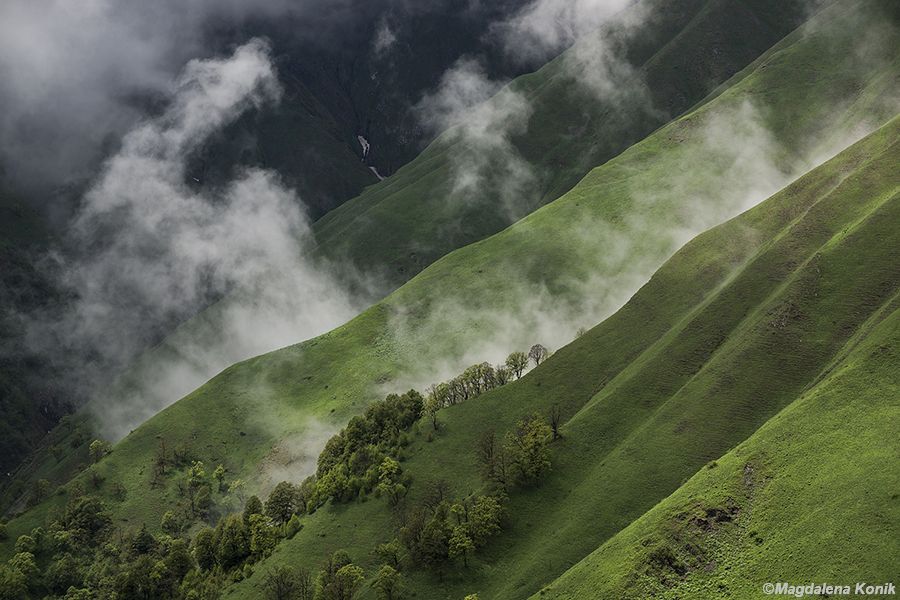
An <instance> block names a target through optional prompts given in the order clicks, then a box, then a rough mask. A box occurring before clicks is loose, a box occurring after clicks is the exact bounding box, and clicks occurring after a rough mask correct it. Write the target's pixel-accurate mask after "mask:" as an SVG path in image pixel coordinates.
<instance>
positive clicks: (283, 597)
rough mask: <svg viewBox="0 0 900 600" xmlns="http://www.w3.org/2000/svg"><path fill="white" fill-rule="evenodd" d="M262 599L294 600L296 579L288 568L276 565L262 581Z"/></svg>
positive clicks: (292, 571)
mask: <svg viewBox="0 0 900 600" xmlns="http://www.w3.org/2000/svg"><path fill="white" fill-rule="evenodd" d="M262 590H263V597H264V598H265V599H266V600H294V598H296V596H297V579H296V574H295V573H294V570H293V569H292V568H290V567H283V566H281V565H276V566H275V567H273V568H272V569H271V570H270V571H269V572H268V573H266V576H265V577H263V580H262Z"/></svg>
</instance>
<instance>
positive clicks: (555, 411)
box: [550, 404, 562, 442]
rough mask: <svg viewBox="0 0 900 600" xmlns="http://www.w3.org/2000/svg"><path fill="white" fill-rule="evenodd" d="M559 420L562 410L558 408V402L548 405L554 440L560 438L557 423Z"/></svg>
mask: <svg viewBox="0 0 900 600" xmlns="http://www.w3.org/2000/svg"><path fill="white" fill-rule="evenodd" d="M561 420H562V412H561V411H560V409H559V404H554V405H553V406H551V407H550V429H551V430H552V431H553V441H554V442H555V441H556V440H558V439H559V438H560V435H559V424H560V421H561Z"/></svg>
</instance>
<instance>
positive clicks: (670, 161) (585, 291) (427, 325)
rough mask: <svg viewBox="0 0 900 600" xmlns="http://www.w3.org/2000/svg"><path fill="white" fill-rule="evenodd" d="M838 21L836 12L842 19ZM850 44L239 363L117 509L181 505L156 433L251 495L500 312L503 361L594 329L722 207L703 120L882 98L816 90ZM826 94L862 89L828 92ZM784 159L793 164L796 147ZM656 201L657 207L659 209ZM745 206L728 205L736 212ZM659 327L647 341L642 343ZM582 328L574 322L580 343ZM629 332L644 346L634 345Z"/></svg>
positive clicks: (170, 436) (143, 440)
mask: <svg viewBox="0 0 900 600" xmlns="http://www.w3.org/2000/svg"><path fill="white" fill-rule="evenodd" d="M844 10H850V9H844ZM842 16H843V15H841V14H837V15H836V17H834V22H838V21H839V20H840V18H841V17H842ZM854 41H855V38H854V34H853V31H852V30H848V31H847V32H846V33H845V34H844V35H834V32H825V33H823V32H822V31H821V30H819V29H816V30H813V31H807V32H802V33H798V34H795V35H793V36H792V38H791V40H790V41H789V42H788V43H786V44H784V45H782V46H780V47H779V48H778V49H777V51H775V52H772V53H770V54H768V55H767V59H765V60H763V61H760V62H759V63H758V65H757V68H756V70H755V71H754V72H753V73H750V74H747V75H746V76H745V77H743V78H742V79H741V81H740V82H739V83H738V84H737V85H736V86H735V87H733V88H731V89H729V90H728V91H727V92H726V93H723V94H721V95H719V96H718V97H717V98H716V99H715V100H714V102H712V103H710V104H708V105H705V106H704V107H702V108H700V109H699V110H697V111H695V112H693V113H691V114H690V115H687V116H685V117H684V118H682V119H679V120H677V121H675V122H673V123H672V124H670V125H669V126H667V127H665V128H663V129H662V130H660V131H659V132H657V133H655V134H654V135H652V136H651V137H649V138H648V139H647V140H645V141H644V142H642V143H640V144H638V145H636V146H634V147H633V148H631V149H629V150H628V151H627V152H625V153H624V154H623V155H621V156H620V157H617V158H616V159H614V160H612V161H610V162H609V163H607V164H606V165H604V166H603V167H600V168H598V169H596V170H594V171H593V172H592V173H591V174H590V175H589V176H588V177H586V178H585V179H584V180H583V181H582V182H581V183H580V184H579V185H578V186H577V187H576V188H575V189H574V190H573V191H572V192H570V193H569V194H566V195H565V196H564V197H562V198H560V199H559V200H557V201H556V202H553V203H552V204H550V205H548V206H546V207H544V208H543V209H541V210H539V211H537V212H536V213H535V214H533V215H531V216H530V217H528V218H526V219H523V220H522V221H521V222H519V223H517V224H516V225H515V226H513V227H510V228H509V229H507V230H505V231H503V232H502V233H500V234H498V235H496V236H493V237H491V238H490V239H488V240H485V241H483V242H480V243H477V244H473V245H471V246H468V247H466V248H465V249H463V250H460V251H458V252H455V253H452V254H450V255H449V256H447V257H446V258H444V259H443V260H441V261H439V262H438V263H436V264H435V265H433V266H432V267H431V268H429V269H427V270H426V271H425V272H423V273H422V274H421V275H420V276H418V277H416V278H415V279H414V280H413V281H412V282H410V284H408V285H406V286H404V287H403V288H401V289H400V290H398V292H396V293H395V294H393V295H392V296H391V297H389V298H388V299H387V300H385V301H384V302H382V303H379V304H378V305H376V306H374V307H373V308H371V309H370V310H368V311H366V312H365V313H363V314H362V315H361V316H360V317H358V318H357V319H354V320H353V321H351V322H350V323H348V324H347V325H345V326H343V327H341V328H339V329H337V330H335V331H333V332H331V333H329V334H326V335H324V336H321V337H320V338H317V339H315V340H311V341H309V342H305V343H303V344H299V345H297V346H294V347H291V348H287V349H285V350H282V351H279V352H275V353H272V354H269V355H266V356H262V357H258V358H255V359H252V360H249V361H246V362H244V363H241V364H238V365H235V366H234V367H231V368H229V369H228V370H226V371H225V372H224V373H222V374H221V375H220V376H218V377H216V378H215V379H213V380H212V381H211V382H210V383H209V384H208V385H206V386H204V387H203V388H201V389H199V390H197V391H196V392H194V393H192V394H190V395H189V396H188V397H186V398H185V399H183V400H181V401H179V402H178V403H176V404H175V405H173V406H171V407H170V408H169V409H167V410H165V411H163V412H162V413H161V414H159V415H157V416H156V417H154V418H153V419H151V420H150V421H148V422H147V423H146V424H145V425H144V426H142V427H140V428H139V429H137V430H136V431H135V432H133V433H132V434H131V435H129V436H128V437H126V438H125V439H124V440H123V441H122V442H121V443H120V444H118V445H117V446H116V449H115V451H114V452H113V454H112V455H111V456H110V457H108V458H107V459H105V460H104V461H103V462H102V463H101V464H100V465H98V467H97V469H98V470H99V471H100V472H101V473H103V474H104V475H105V476H106V477H107V485H106V486H105V487H104V490H106V491H105V493H106V494H109V491H108V490H109V488H110V487H111V485H112V483H114V482H120V483H122V484H123V485H124V486H125V488H126V489H127V490H128V496H127V498H126V499H125V500H124V501H123V502H118V501H114V500H112V498H110V501H111V502H112V504H113V506H114V509H115V514H116V515H117V517H118V519H120V522H121V523H134V522H135V521H140V520H146V521H147V522H148V523H149V524H150V525H151V526H152V525H155V524H156V523H157V522H158V519H159V516H160V514H161V512H162V511H163V510H164V508H165V507H166V506H168V505H169V504H170V503H171V502H172V501H173V499H174V498H175V494H176V491H175V489H176V484H175V481H174V480H173V479H169V480H168V482H167V485H166V486H164V487H163V488H148V486H147V482H148V479H149V475H150V471H151V465H152V462H153V459H154V454H155V451H156V448H157V446H158V445H159V443H160V442H159V440H160V438H164V439H165V440H166V443H167V445H168V446H169V448H173V447H175V446H176V445H184V446H186V447H188V448H189V449H190V450H191V453H192V454H193V455H194V456H195V457H196V458H199V459H202V460H204V461H206V462H207V463H210V464H216V463H218V462H222V463H224V464H225V466H226V467H227V468H228V469H229V472H230V476H231V477H241V478H245V479H248V480H249V482H250V484H251V488H257V487H259V486H261V487H263V488H265V487H266V485H267V484H269V485H271V483H272V481H271V480H269V481H267V478H268V477H269V476H272V477H282V476H284V473H285V472H286V471H287V472H290V471H291V469H292V468H293V469H294V472H295V473H296V476H297V477H299V476H300V474H301V472H303V471H306V470H308V461H309V460H310V458H311V457H312V456H314V455H315V454H316V453H317V452H318V450H319V446H318V445H317V444H319V443H320V441H321V437H322V431H323V430H324V431H328V430H333V429H334V428H337V427H338V426H339V424H341V423H343V422H344V421H345V420H346V419H347V417H348V416H350V415H351V414H354V413H356V412H358V411H359V410H360V408H361V407H362V406H364V405H365V404H366V403H367V402H369V401H370V400H371V399H373V398H375V397H377V396H378V395H381V394H383V393H385V392H387V391H393V390H394V389H395V388H398V387H405V386H407V385H409V384H410V382H418V383H429V382H431V381H434V380H435V379H438V378H439V377H442V376H444V375H446V374H447V373H445V372H442V371H441V369H442V367H443V366H445V365H448V364H449V365H450V370H451V371H456V370H458V368H459V367H461V366H462V365H463V364H465V362H466V361H469V362H475V360H481V359H483V358H486V356H484V355H482V354H480V353H481V352H482V351H483V352H485V353H489V352H492V351H495V350H491V349H489V348H488V347H486V346H482V345H480V344H483V343H484V341H485V340H491V339H493V338H494V337H496V336H498V335H501V334H508V333H509V329H510V321H509V320H508V319H507V318H504V319H498V317H497V315H498V314H509V315H512V317H511V318H512V319H513V320H514V321H517V322H518V321H520V320H522V321H524V323H525V325H526V326H524V327H516V328H515V330H516V332H517V336H514V337H512V338H508V339H507V340H506V341H507V342H508V343H509V344H510V345H511V346H512V347H505V348H503V350H504V351H508V350H511V349H513V347H522V346H525V345H526V344H528V343H531V342H534V341H546V340H539V339H535V336H536V335H543V334H537V333H532V332H530V331H529V327H528V325H529V323H530V321H529V319H532V320H535V323H537V321H539V320H540V319H541V318H542V316H543V315H544V314H545V312H546V311H547V310H550V311H557V310H559V311H562V313H561V315H562V317H565V318H566V319H568V320H569V321H573V322H575V321H578V323H574V324H590V323H592V322H596V321H598V320H599V319H600V318H601V317H603V316H605V315H607V314H609V313H610V312H612V310H614V309H615V308H616V307H617V306H618V305H620V304H621V303H622V302H623V301H624V300H625V299H627V296H628V294H630V293H631V291H632V290H634V289H635V288H636V287H637V286H638V285H639V284H640V283H641V282H642V281H644V280H645V279H646V277H648V276H649V275H650V273H652V272H653V270H655V269H656V267H657V266H658V265H659V264H661V263H662V262H663V261H664V260H665V259H666V258H667V257H668V256H669V255H671V254H672V253H673V252H674V251H675V250H676V249H677V247H678V246H679V245H680V244H681V237H680V236H681V235H683V233H684V232H685V231H691V230H692V228H696V227H698V223H697V222H695V221H696V218H697V216H698V215H700V216H702V215H703V210H710V211H713V210H714V209H716V207H717V206H718V202H719V200H720V198H719V196H717V194H719V193H721V192H723V191H727V190H728V189H729V186H731V185H732V183H733V181H732V180H731V171H730V167H731V163H730V161H729V160H728V159H727V157H725V158H722V157H720V156H719V152H718V148H716V147H710V145H709V142H708V134H709V128H708V127H707V124H708V123H710V122H713V121H715V119H716V115H724V116H725V117H730V116H734V115H735V114H740V113H735V111H736V110H738V109H739V108H740V107H741V106H742V105H743V103H744V101H745V100H746V99H748V98H753V99H756V101H757V102H760V101H762V102H763V103H764V108H765V110H766V111H767V112H770V113H778V112H780V111H782V110H787V108H788V107H790V106H793V105H794V103H796V102H798V101H800V100H802V101H803V103H804V106H805V107H806V111H807V112H808V113H809V114H810V115H815V116H817V118H816V119H812V118H811V119H808V120H806V121H803V122H797V121H786V122H780V125H781V129H780V130H776V131H775V132H774V134H775V135H776V136H777V139H779V140H785V141H789V140H794V139H795V138H796V137H797V136H798V135H800V134H807V133H809V128H808V124H807V122H810V123H812V122H818V123H820V131H821V132H825V131H828V130H829V124H830V123H831V122H832V120H834V119H838V118H841V116H842V115H845V114H846V113H845V112H842V109H843V108H844V107H846V106H847V105H848V102H851V101H853V100H856V99H858V98H861V97H864V96H866V95H867V94H869V95H872V96H873V97H876V98H877V97H879V94H883V93H884V90H883V89H882V88H883V87H884V86H883V80H884V77H883V74H884V73H885V72H890V69H891V68H892V66H891V65H890V64H887V65H882V64H875V65H869V64H868V63H865V64H862V65H860V64H859V63H857V62H856V61H854V60H852V58H848V59H846V60H844V61H835V60H832V61H831V62H830V63H829V65H830V68H829V69H828V70H827V71H822V72H821V73H820V74H819V76H818V77H817V78H815V79H814V80H809V79H808V78H803V77H801V76H799V75H800V74H802V73H804V72H805V70H806V69H807V65H806V63H805V62H804V61H805V60H806V58H807V57H808V56H809V55H810V54H815V53H816V52H826V51H829V52H833V53H835V54H836V53H839V52H840V49H841V48H844V50H845V54H847V55H848V56H850V57H852V53H851V52H850V49H851V48H852V47H853V43H854ZM829 57H830V55H829ZM795 59H796V62H795ZM800 59H803V60H800ZM823 82H825V83H823ZM828 82H830V84H828ZM825 85H830V86H831V87H832V88H833V89H835V90H842V89H843V90H852V92H848V94H847V95H843V96H842V95H840V94H838V93H834V94H826V95H820V94H819V92H820V91H821V89H822V87H823V86H825ZM879 86H881V87H879ZM873 89H874V90H875V91H873ZM804 90H806V91H807V93H806V94H804ZM879 90H881V91H880V92H879ZM888 91H890V90H888ZM783 154H784V156H785V157H786V158H790V157H791V151H790V150H785V151H784V152H783ZM691 165H693V166H694V169H693V171H692V172H691V173H690V174H689V176H687V178H686V179H685V176H684V174H683V171H684V170H685V168H686V167H687V166H691ZM673 178H676V179H680V180H681V181H682V183H680V184H679V186H677V187H676V188H675V189H673V190H672V193H669V194H665V193H663V192H664V191H665V190H667V189H671V188H672V185H671V182H672V181H673ZM690 191H692V192H693V193H695V194H696V196H697V197H698V198H700V199H702V200H703V203H701V204H699V205H698V207H697V208H698V209H701V210H697V211H692V212H689V213H685V212H679V211H678V210H677V208H678V207H679V206H680V202H681V201H682V200H683V198H684V196H683V194H685V193H688V192H690ZM650 192H653V196H652V198H653V201H651V202H648V201H647V200H646V197H647V196H648V194H649V193H650ZM657 192H658V193H657ZM735 208H736V207H735V206H729V207H727V208H726V210H725V213H724V214H727V212H728V211H729V210H730V211H734V210H735ZM716 214H717V215H718V214H719V213H716ZM626 216H628V217H629V219H625V217H626ZM634 219H640V225H641V229H640V230H639V231H636V230H634V228H633V226H632V223H633V222H634V221H633V220H634ZM679 221H680V222H679ZM673 230H674V231H675V232H677V233H673ZM743 237H744V236H740V238H739V239H743ZM610 240H612V242H615V243H620V242H621V243H624V244H626V248H627V252H623V253H620V255H615V253H612V252H610V243H611V241H610ZM708 268H710V269H713V270H715V269H720V268H722V267H721V266H713V265H711V266H709V267H708ZM702 291H704V290H696V293H701V292H702ZM548 295H549V297H551V298H553V300H552V301H550V302H549V305H547V306H539V307H538V308H539V309H540V310H539V311H538V312H537V313H536V314H533V313H532V312H530V311H531V310H532V308H533V307H531V306H529V304H530V303H531V301H532V300H534V299H540V298H543V297H545V296H548ZM585 299H588V300H590V304H589V305H586V304H585V303H584V300H585ZM542 302H543V301H542ZM521 305H525V306H524V307H521V308H520V306H521ZM667 310H669V307H668V305H667V306H664V307H656V309H655V310H654V312H652V313H651V314H649V315H646V316H644V317H643V318H645V319H648V320H650V321H651V322H655V323H658V324H659V323H665V317H664V316H663V315H664V314H666V311H667ZM673 314H678V313H673ZM557 316H560V315H557ZM660 331H666V329H661V330H660ZM660 331H657V332H655V333H646V334H644V335H645V336H646V338H645V339H646V341H649V340H651V339H653V338H654V336H655V335H659V333H660ZM573 332H574V326H573V327H572V331H569V332H568V335H570V334H571V333H573ZM557 335H559V333H558V332H557ZM562 335H563V336H566V335H567V332H566V331H562ZM618 335H619V336H620V337H622V338H624V339H632V338H634V337H635V336H637V335H638V334H635V333H633V332H627V333H619V334H618ZM565 339H568V338H565ZM620 347H624V346H623V345H620ZM639 349H642V348H637V349H635V350H634V352H637V351H638V350H639ZM622 364H623V365H624V364H625V363H622ZM614 372H615V371H610V372H609V373H608V374H607V375H606V376H607V377H611V376H612V374H613V373H614ZM604 381H605V380H604V379H602V378H601V379H596V378H592V379H591V383H590V385H589V387H587V388H582V391H583V390H584V389H589V391H590V392H591V393H593V392H594V391H596V390H597V389H599V387H600V386H601V385H602V383H603V382H604ZM584 401H586V397H585V396H584V395H583V394H582V395H581V396H579V397H578V398H576V399H572V400H571V401H568V400H567V403H569V404H570V405H571V406H570V408H571V409H572V410H574V409H575V407H577V406H580V403H583V402H584ZM242 434H243V435H242ZM309 440H312V442H313V443H308V442H309ZM304 444H307V445H306V446H305V445H304ZM298 447H299V448H298ZM713 455H715V454H713ZM461 456H462V455H461ZM45 510H46V507H39V508H37V509H35V511H34V512H36V513H41V512H44V511H45ZM37 518H38V517H35V516H34V514H29V515H28V517H27V519H28V520H30V521H33V520H35V519H37ZM126 520H127V521H126ZM623 525H624V523H623ZM10 529H11V531H12V532H16V531H19V530H20V529H21V525H19V524H18V523H17V522H13V524H11V527H10ZM594 547H595V546H594ZM591 549H593V547H591Z"/></svg>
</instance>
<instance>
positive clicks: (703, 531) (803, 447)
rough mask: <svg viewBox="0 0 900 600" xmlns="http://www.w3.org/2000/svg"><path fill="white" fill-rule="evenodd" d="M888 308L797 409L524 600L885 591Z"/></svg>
mask: <svg viewBox="0 0 900 600" xmlns="http://www.w3.org/2000/svg"><path fill="white" fill-rule="evenodd" d="M896 201H897V197H896V196H895V197H894V202H896ZM898 308H900V302H898V300H897V297H896V296H895V297H894V298H893V299H892V300H890V301H888V302H886V303H885V304H884V305H883V306H882V308H881V309H880V310H878V311H876V312H875V313H874V314H873V315H872V317H870V319H869V322H867V323H866V324H865V326H864V327H862V328H861V331H860V333H859V334H858V335H857V336H854V337H853V338H851V339H850V340H849V341H848V343H847V345H846V346H845V348H844V349H843V350H842V352H841V353H840V354H839V358H838V359H837V360H835V362H834V364H833V365H831V366H830V367H829V368H828V369H827V370H826V371H825V372H824V373H823V374H822V376H821V378H820V379H818V380H817V381H815V382H814V383H813V384H812V385H810V386H809V388H808V389H807V390H806V391H805V392H804V393H803V394H802V395H801V396H800V397H799V398H798V399H797V400H795V401H794V402H792V403H791V404H790V405H789V406H788V407H787V408H785V409H784V410H783V411H781V412H780V413H778V414H777V415H776V416H775V417H773V418H772V419H770V420H769V421H768V422H767V423H766V424H765V425H764V426H763V427H761V428H760V429H759V430H758V431H756V432H755V433H754V434H753V435H752V436H751V437H750V438H749V439H748V440H747V441H745V442H743V443H742V444H740V445H739V446H737V447H736V448H735V449H734V450H732V451H730V452H728V453H727V454H725V455H724V456H722V457H721V458H719V459H717V460H715V461H713V462H711V463H709V465H708V466H707V467H706V468H705V469H702V470H701V471H699V472H698V473H697V474H696V475H694V476H693V477H692V478H691V479H690V480H689V481H688V482H687V483H685V484H684V485H683V486H681V487H680V488H679V489H678V491H676V492H675V493H674V494H672V495H671V496H669V497H668V498H666V499H665V500H664V501H662V502H660V503H659V504H658V505H656V506H655V507H654V508H653V509H652V510H650V511H648V512H647V513H646V514H645V515H643V516H642V517H640V518H639V519H637V520H635V522H634V523H632V524H631V525H629V526H628V527H627V528H626V529H624V530H623V531H621V532H619V533H618V534H616V536H614V537H613V538H612V539H610V540H608V541H607V542H606V543H604V544H603V545H602V546H601V547H600V548H598V549H597V551H595V552H594V553H592V554H591V555H590V556H588V557H587V558H585V559H584V560H582V561H581V562H579V563H578V564H577V565H576V566H574V567H573V568H572V569H570V570H569V571H567V572H566V573H565V574H564V575H563V576H562V577H560V578H559V579H558V580H556V581H554V582H553V583H552V584H551V585H549V586H548V587H547V588H545V589H543V590H541V592H540V593H539V594H535V596H534V598H559V599H564V598H567V599H568V598H586V597H598V598H649V597H654V598H709V597H713V596H715V597H728V598H757V597H759V596H760V594H761V592H762V590H763V584H764V583H766V582H773V583H777V582H789V583H792V584H795V585H806V584H808V583H833V584H840V585H851V586H852V587H851V589H852V590H855V584H856V582H865V583H868V584H874V585H877V584H883V583H885V582H889V581H892V580H893V578H894V577H895V576H896V566H897V565H896V557H897V554H898V552H900V545H898V541H897V540H898V539H900V531H898V525H897V524H898V523H900V507H898V503H897V487H898V484H900V479H898V475H897V473H896V470H895V469H891V468H890V467H889V465H891V464H892V463H893V462H895V461H896V456H897V453H898V451H900V447H898V443H897V436H896V431H897V427H898V425H900V404H898V395H897V390H898V389H900V374H898V369H897V348H898V344H900V310H898Z"/></svg>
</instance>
